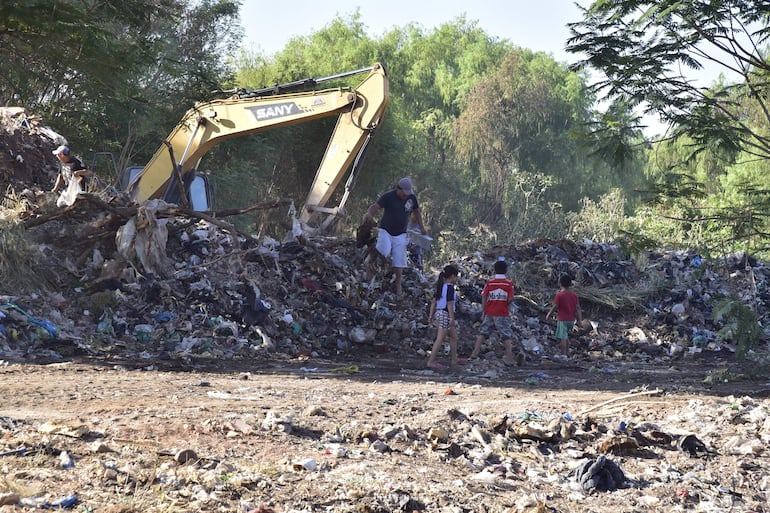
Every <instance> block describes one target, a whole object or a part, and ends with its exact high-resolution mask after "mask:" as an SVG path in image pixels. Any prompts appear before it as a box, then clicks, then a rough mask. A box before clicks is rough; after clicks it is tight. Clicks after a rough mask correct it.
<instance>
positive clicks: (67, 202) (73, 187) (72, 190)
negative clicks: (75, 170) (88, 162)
mask: <svg viewBox="0 0 770 513" xmlns="http://www.w3.org/2000/svg"><path fill="white" fill-rule="evenodd" d="M81 192H83V189H81V188H80V179H79V178H73V179H72V180H70V183H68V184H67V188H66V189H65V190H64V192H62V193H61V195H60V196H59V199H57V200H56V206H57V207H65V206H66V207H69V206H71V205H72V204H73V203H75V200H77V199H78V194H80V193H81Z"/></svg>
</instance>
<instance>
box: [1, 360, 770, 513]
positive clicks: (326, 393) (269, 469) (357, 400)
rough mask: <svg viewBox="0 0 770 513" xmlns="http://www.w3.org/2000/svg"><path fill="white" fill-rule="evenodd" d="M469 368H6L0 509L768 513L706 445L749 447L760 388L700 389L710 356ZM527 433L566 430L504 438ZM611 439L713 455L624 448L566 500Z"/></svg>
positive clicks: (305, 364) (747, 462)
mask: <svg viewBox="0 0 770 513" xmlns="http://www.w3.org/2000/svg"><path fill="white" fill-rule="evenodd" d="M484 365H485V362H481V363H471V364H468V365H466V366H463V367H459V368H457V369H454V370H447V371H443V372H437V373H434V372H430V371H425V370H423V367H424V361H423V360H422V359H419V360H417V359H415V360H412V361H410V360H404V359H403V358H402V357H400V356H399V357H398V358H393V357H391V356H390V355H388V354H374V353H372V354H358V355H350V356H347V357H345V358H341V359H339V360H334V361H330V360H307V359H300V360H283V361H269V360H264V361H229V362H221V363H217V362H197V363H196V364H195V365H185V364H182V365H180V363H179V362H165V363H164V362H152V363H151V364H148V363H147V362H141V361H137V362H110V361H68V362H64V363H61V362H60V363H54V364H41V365H27V364H7V365H5V366H3V367H2V368H0V390H2V393H3V396H4V397H5V399H4V401H3V404H2V406H0V435H2V437H1V438H0V440H2V441H1V442H0V452H5V451H8V452H14V450H15V451H16V453H14V454H4V456H3V457H2V458H0V466H1V467H2V474H3V477H2V478H0V492H1V491H2V490H3V489H5V490H6V492H5V494H3V493H0V503H2V497H3V496H8V495H11V496H12V495H13V494H14V493H16V494H17V495H18V497H17V502H16V503H15V504H13V505H7V506H4V507H2V508H0V511H3V512H6V511H24V510H26V509H27V507H28V506H29V505H30V504H33V502H32V501H33V499H30V498H32V497H35V498H37V500H38V501H39V502H40V501H47V503H44V504H43V505H44V506H49V505H51V504H54V501H56V500H57V499H58V500H61V499H66V498H68V497H70V496H74V497H75V500H76V502H75V504H74V505H73V506H71V507H72V508H73V509H75V510H77V511H109V512H114V511H124V512H134V511H136V512H138V511H151V512H155V511H158V512H160V511H166V512H168V511H174V512H176V511H179V512H183V511H218V512H225V511H275V512H290V511H297V512H300V511H302V512H304V511H366V512H369V511H372V512H374V511H376V512H385V511H437V512H438V511H442V512H443V511H446V512H471V511H474V512H475V511H479V512H482V511H484V512H508V511H511V512H513V511H560V512H568V511H595V512H610V511H613V512H617V511H628V512H631V511H680V510H681V511H757V512H759V511H768V509H767V485H768V483H767V477H765V476H767V475H768V473H770V472H768V471H769V470H770V461H768V459H767V455H766V454H765V452H764V451H761V450H760V451H759V452H756V453H755V452H753V451H752V452H751V453H750V454H730V453H729V451H726V450H724V448H725V447H726V442H727V440H729V439H731V437H732V435H734V434H736V433H743V434H744V435H745V434H746V433H744V432H750V431H751V429H749V427H751V426H753V425H754V424H753V422H754V420H756V419H754V420H751V421H750V420H748V419H746V418H745V419H739V417H740V416H741V414H742V413H744V414H746V415H748V414H749V413H748V412H750V411H755V410H756V411H758V410H764V411H765V413H766V411H767V406H768V405H767V400H766V399H764V397H766V395H767V393H768V392H770V387H769V386H768V384H764V385H760V384H757V383H752V384H745V385H740V384H738V385H736V383H727V384H725V383H719V382H718V381H717V382H712V383H710V384H706V383H704V377H706V376H707V375H709V374H713V372H714V371H715V370H717V369H720V368H723V367H724V365H725V362H724V361H722V360H721V359H720V358H719V357H718V356H713V355H712V356H709V355H707V356H704V357H702V358H700V360H698V361H695V360H689V361H681V362H680V363H678V364H677V365H676V366H675V367H674V366H672V367H670V368H665V369H662V368H655V367H653V366H647V365H644V364H641V363H640V364H639V365H635V366H633V368H632V369H631V370H628V369H627V370H626V371H624V372H623V373H622V374H616V373H611V372H608V371H607V370H606V369H603V368H602V365H600V364H599V365H597V362H592V361H591V359H590V357H589V356H588V355H584V356H583V357H582V358H579V359H578V360H577V361H576V362H575V363H574V364H569V365H564V364H552V363H551V362H549V361H546V360H544V361H542V362H539V363H537V364H535V363H531V362H529V363H527V364H525V365H524V366H523V367H521V368H515V369H513V368H500V369H498V368H496V367H494V364H493V363H492V362H486V365H487V367H484ZM490 366H491V367H490ZM480 367H483V368H480ZM748 394H750V395H752V396H753V399H752V400H751V402H750V404H749V403H746V401H748V399H745V396H746V395H748ZM741 398H744V399H741ZM723 411H724V412H726V413H724V415H727V417H726V418H725V417H723V415H722V413H721V412H723ZM692 413H695V415H694V416H692V415H691V414H692ZM537 418H540V419H541V420H542V419H546V420H548V419H550V420H553V418H560V419H565V418H568V419H570V420H569V422H567V423H566V424H567V425H568V426H571V429H570V430H567V431H566V432H565V431H562V432H563V433H566V435H564V436H558V435H557V436H553V437H551V436H548V435H544V436H538V435H537V434H536V430H535V431H533V429H534V428H535V427H536V426H537V425H538V424H537V423H535V422H529V423H528V424H527V425H528V426H529V428H528V429H529V431H527V432H529V433H530V434H531V435H532V436H530V437H527V436H526V435H523V434H522V433H523V431H521V429H518V428H516V429H513V428H514V424H515V425H516V426H519V427H520V426H522V425H524V424H522V422H527V421H532V419H537ZM506 419H507V420H506ZM621 422H625V423H626V424H627V425H629V426H631V425H636V426H639V432H644V431H643V430H644V429H645V427H644V426H642V424H643V423H647V424H655V425H656V426H655V428H656V429H655V431H656V432H665V433H667V434H668V435H670V436H671V437H673V438H674V439H675V438H676V436H677V433H679V434H684V433H694V434H695V435H696V436H697V438H698V439H699V440H701V441H703V442H704V444H705V445H706V446H708V447H709V450H713V451H714V452H713V454H705V455H704V454H701V455H697V456H691V455H690V454H688V453H686V452H684V451H683V450H681V449H678V448H677V447H676V444H675V441H674V440H669V441H667V442H668V443H662V444H660V445H658V444H651V445H650V446H647V447H642V446H641V445H638V444H637V445H635V444H632V443H629V442H628V441H626V442H623V443H619V445H617V446H616V447H615V449H616V451H615V452H617V454H614V455H613V451H612V450H610V451H609V452H608V453H607V454H608V457H609V458H611V459H612V461H614V462H615V463H617V465H618V466H620V467H621V468H622V470H623V472H624V473H625V478H626V481H625V483H624V484H623V485H622V487H619V488H618V489H615V490H610V491H600V490H590V491H586V490H584V489H582V488H581V487H580V485H579V484H577V482H576V481H575V478H574V477H570V472H571V470H572V469H573V468H574V467H576V466H577V465H578V464H579V462H580V461H584V460H585V459H586V458H589V459H590V458H591V457H596V456H597V455H598V454H599V453H600V452H602V449H604V450H605V452H607V451H606V449H607V447H610V448H612V447H613V445H612V444H613V443H614V442H611V440H612V439H613V437H617V436H619V435H620V433H619V432H618V426H619V425H620V423H621ZM763 422H764V421H763V420H761V419H760V420H757V422H756V423H757V424H758V425H759V426H762V425H763V424H762V423H763ZM505 424H507V426H508V427H507V429H502V430H501V429H500V426H502V425H505ZM764 424H767V423H766V422H765V423H764ZM530 428H531V429H530ZM517 429H518V431H517ZM727 429H729V430H727ZM763 429H765V430H766V427H765V428H761V427H760V428H756V433H757V434H759V433H760V432H762V430H763ZM629 431H630V430H629ZM514 432H516V433H518V435H519V436H515V435H514ZM646 432H647V433H648V434H649V433H650V432H651V431H649V430H647V431H646ZM764 436H765V438H766V436H767V434H766V433H765V435H764ZM648 439H650V438H648ZM608 443H609V444H610V445H608ZM764 443H766V440H765V442H764ZM624 444H625V445H624ZM20 448H23V449H24V452H19V449H20ZM63 452H66V454H65V456H62V453H63ZM67 456H68V457H69V460H67ZM12 498H13V497H12ZM25 498H26V499H25ZM39 505H40V504H38V506H39Z"/></svg>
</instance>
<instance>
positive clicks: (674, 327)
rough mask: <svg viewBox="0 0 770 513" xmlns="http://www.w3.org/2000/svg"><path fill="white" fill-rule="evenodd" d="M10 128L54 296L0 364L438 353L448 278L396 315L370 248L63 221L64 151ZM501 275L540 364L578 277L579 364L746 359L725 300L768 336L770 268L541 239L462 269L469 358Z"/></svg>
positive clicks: (402, 301)
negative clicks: (484, 304)
mask: <svg viewBox="0 0 770 513" xmlns="http://www.w3.org/2000/svg"><path fill="white" fill-rule="evenodd" d="M0 118H1V119H3V120H4V127H5V128H4V130H5V133H2V132H0V141H2V144H3V146H4V148H3V149H5V150H6V151H5V152H0V154H3V153H5V154H8V155H11V156H12V159H11V161H9V162H5V161H3V162H0V177H2V178H3V179H4V180H5V182H6V183H5V184H4V185H5V186H6V187H7V188H8V190H9V191H13V193H12V194H10V192H9V194H7V195H6V202H5V205H4V206H3V208H2V212H0V219H6V220H9V219H10V220H15V221H17V222H18V224H19V225H21V226H23V228H24V233H25V244H28V245H29V247H28V248H27V249H28V251H29V253H30V254H31V255H33V257H32V258H30V259H29V261H27V262H25V264H26V266H28V271H30V272H31V273H33V274H34V275H36V276H38V277H40V278H41V280H42V279H43V278H45V283H41V284H40V287H39V288H36V289H34V290H25V291H24V292H23V293H15V291H14V293H11V292H12V291H9V290H5V291H4V292H5V295H2V296H0V358H2V359H5V360H8V361H36V360H43V359H64V358H70V357H73V356H95V355H111V356H113V357H119V358H132V359H140V360H148V359H181V360H190V359H195V358H201V359H204V358H207V359H214V360H219V361H221V360H228V359H242V358H257V357H268V358H276V357H280V358H296V357H298V356H304V357H339V356H344V355H349V354H351V353H360V352H363V351H376V352H380V353H382V352H393V353H397V354H403V355H404V356H415V357H416V356H419V357H424V356H425V354H426V353H425V351H426V350H427V349H428V348H429V347H430V343H431V340H432V338H433V330H432V328H431V327H430V326H428V325H427V324H426V320H427V319H426V318H427V313H428V306H429V303H430V298H431V293H432V288H433V284H434V282H435V277H436V274H437V269H439V268H441V267H442V266H443V265H444V264H446V263H447V262H430V261H429V263H431V264H433V265H434V268H431V267H430V266H428V267H426V268H425V270H424V271H421V270H419V269H417V268H413V269H409V270H407V272H406V275H405V278H404V290H405V297H402V298H397V297H396V296H395V294H394V293H393V286H392V283H391V275H390V272H389V269H387V267H380V268H377V269H374V271H375V272H372V269H371V267H370V265H369V264H368V263H367V251H368V248H366V247H364V248H360V247H358V245H357V244H356V240H355V237H354V236H353V234H351V235H350V236H336V237H328V236H322V235H313V234H311V233H305V232H302V231H296V230H294V231H293V232H292V233H291V234H289V235H288V236H287V237H286V238H285V239H284V240H282V241H278V240H276V239H274V238H271V237H267V236H265V237H261V238H256V237H253V236H250V235H248V234H243V233H241V232H240V231H238V230H237V229H235V228H234V227H233V226H232V225H230V224H229V223H227V222H225V221H223V220H221V219H218V218H215V217H211V216H206V215H203V214H199V213H195V212H191V211H189V210H185V209H181V208H179V207H178V206H176V205H170V204H166V203H164V202H162V201H160V200H152V201H149V202H147V203H145V204H143V205H140V206H137V205H132V204H131V203H130V202H129V201H128V200H127V199H126V198H125V197H123V196H122V195H121V194H120V193H119V192H117V191H115V190H114V189H111V188H106V189H105V190H103V191H100V192H94V193H87V194H81V195H80V196H79V199H78V201H77V202H76V203H75V204H74V205H72V206H71V207H66V208H61V207H56V205H55V204H54V201H53V198H51V196H50V194H47V193H45V191H46V190H47V188H48V186H49V185H48V182H52V181H53V179H54V177H55V175H56V169H57V168H56V160H55V158H54V157H53V156H52V155H51V149H53V148H54V147H55V146H56V145H57V144H59V143H61V142H62V138H61V137H60V136H57V135H56V134H51V131H49V130H45V129H44V128H43V127H40V126H38V125H35V124H34V123H31V122H30V119H29V118H27V117H25V115H24V114H23V112H21V113H19V112H16V113H15V115H9V114H8V112H6V113H5V114H4V116H0ZM14 155H15V156H14ZM3 166H5V167H6V169H3ZM8 167H11V168H12V169H7V168H8ZM9 197H12V198H13V199H14V202H13V203H12V205H9V201H8V198H9ZM287 215H289V214H287ZM16 249H18V248H16ZM14 250H15V249H14V248H8V247H6V248H4V251H6V252H12V251H14ZM501 258H502V259H505V260H506V261H507V262H508V263H509V276H510V277H511V278H512V279H513V280H514V282H515V283H516V293H517V297H516V301H515V304H514V305H513V307H512V315H513V318H514V324H515V327H516V330H517V333H518V339H519V342H520V344H521V346H522V348H523V349H524V351H525V352H526V353H527V357H528V359H529V360H531V361H535V362H536V361H539V360H540V359H541V358H547V357H548V356H549V355H550V354H551V353H552V352H553V345H552V344H550V343H549V342H548V340H549V337H550V336H551V335H552V334H553V332H554V325H553V324H552V323H550V322H546V321H545V320H544V318H543V316H544V313H545V312H546V311H547V309H548V308H549V307H550V303H551V300H552V298H553V294H554V293H555V292H556V291H557V290H558V285H557V284H558V278H559V276H560V275H561V274H563V273H569V274H570V275H571V276H572V277H573V278H574V279H575V282H576V286H575V292H576V293H577V294H578V296H579V297H580V300H581V305H582V309H583V312H584V317H585V318H586V322H584V323H583V325H581V326H578V327H577V329H578V330H577V332H576V333H575V338H574V348H575V349H576V350H577V353H578V354H579V355H580V354H583V355H586V354H589V353H592V354H593V357H607V358H624V357H630V355H634V357H637V358H644V359H653V360H654V359H670V358H679V357H682V356H683V355H685V354H695V353H702V352H704V351H712V352H727V353H733V352H734V351H735V350H736V345H737V342H738V340H737V338H738V336H739V328H740V327H739V326H737V325H736V321H735V319H734V318H731V317H729V316H721V315H715V311H714V309H715V305H717V304H718V302H719V301H724V300H727V301H732V302H738V303H741V304H745V305H748V306H749V307H750V308H751V310H753V311H754V312H756V315H757V317H758V321H759V326H760V327H761V326H765V325H766V324H767V322H766V321H767V316H768V310H767V299H768V297H770V296H769V294H768V288H767V284H768V277H770V268H768V266H767V265H766V264H765V263H762V262H757V261H754V260H753V259H751V258H749V257H748V256H746V255H733V256H731V257H729V258H728V259H726V260H725V261H721V262H708V261H706V260H704V259H703V258H701V257H700V256H699V255H697V254H694V253H691V252H686V251H673V250H671V251H663V250H661V251H652V252H648V253H647V254H645V255H640V256H637V258H636V259H634V260H632V259H631V258H629V257H628V256H626V255H624V254H623V253H622V252H621V250H620V249H619V248H618V247H617V246H615V245H612V244H599V243H594V242H592V241H588V240H584V241H581V242H573V241H568V240H545V239H540V240H532V241H526V242H523V243H521V244H517V245H510V246H495V247H492V248H489V249H488V250H485V251H479V252H477V253H475V254H473V255H469V256H465V257H460V258H457V259H456V260H454V261H453V262H452V263H454V264H456V265H457V266H458V267H459V268H460V270H461V277H460V280H459V286H458V288H459V291H460V297H459V300H458V307H457V309H458V319H459V322H460V341H461V344H462V346H461V352H463V351H465V352H466V354H467V352H469V350H470V344H472V342H473V340H474V339H475V336H476V330H477V328H478V323H479V321H480V319H481V295H480V293H481V290H482V288H483V285H484V282H485V280H486V279H488V278H490V277H491V275H492V266H493V264H494V262H495V261H496V260H498V259H501ZM767 335H768V333H767V330H765V331H764V332H762V333H761V338H762V340H764V341H766V340H767V339H768V337H767ZM499 355H500V344H499V343H497V341H496V340H495V339H494V337H493V338H492V339H490V340H487V342H486V346H485V347H484V355H483V356H484V358H483V360H484V361H488V362H490V363H492V362H495V361H498V360H499V359H500V358H499Z"/></svg>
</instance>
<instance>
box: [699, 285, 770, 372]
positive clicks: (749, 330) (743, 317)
mask: <svg viewBox="0 0 770 513" xmlns="http://www.w3.org/2000/svg"><path fill="white" fill-rule="evenodd" d="M711 316H712V318H713V320H714V322H716V323H718V324H720V325H722V328H721V329H720V330H719V331H718V332H717V336H718V337H719V338H720V339H721V340H724V341H727V342H733V343H735V345H736V355H737V356H738V357H739V358H745V357H746V355H747V353H748V352H749V351H751V350H752V349H753V348H754V347H756V345H757V344H758V343H759V341H760V339H761V338H762V329H761V327H760V326H759V321H758V318H757V314H756V312H755V311H754V310H753V309H752V308H751V307H750V306H749V305H747V304H746V303H745V302H743V301H740V300H739V299H736V298H733V297H725V298H722V299H720V300H719V301H717V302H716V304H715V305H714V309H713V310H712V313H711Z"/></svg>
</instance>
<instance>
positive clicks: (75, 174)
mask: <svg viewBox="0 0 770 513" xmlns="http://www.w3.org/2000/svg"><path fill="white" fill-rule="evenodd" d="M51 153H53V154H54V155H56V157H57V158H58V159H59V174H58V175H57V176H56V182H55V183H54V185H53V189H51V192H56V191H58V190H59V188H60V187H62V186H64V189H65V190H67V188H68V187H69V185H70V182H72V180H77V181H78V182H81V184H80V185H81V190H85V183H83V180H86V179H87V177H89V176H91V175H92V174H93V173H92V172H91V170H90V169H88V168H86V166H85V164H83V161H82V160H80V159H79V158H77V157H75V156H73V155H71V154H70V149H69V147H68V146H64V145H62V146H59V147H58V148H56V149H55V150H53V151H52V152H51Z"/></svg>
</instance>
